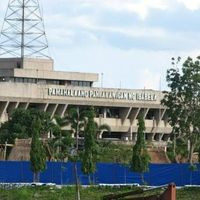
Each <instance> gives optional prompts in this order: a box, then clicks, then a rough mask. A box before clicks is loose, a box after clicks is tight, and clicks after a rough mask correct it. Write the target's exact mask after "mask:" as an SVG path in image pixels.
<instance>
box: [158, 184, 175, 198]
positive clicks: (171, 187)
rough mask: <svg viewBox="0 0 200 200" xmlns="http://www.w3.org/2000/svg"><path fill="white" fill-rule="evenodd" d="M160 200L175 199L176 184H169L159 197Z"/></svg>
mask: <svg viewBox="0 0 200 200" xmlns="http://www.w3.org/2000/svg"><path fill="white" fill-rule="evenodd" d="M161 199H162V200H176V185H175V184H174V183H172V184H170V185H169V186H168V188H167V190H166V191H165V192H164V194H163V195H162V197H161Z"/></svg>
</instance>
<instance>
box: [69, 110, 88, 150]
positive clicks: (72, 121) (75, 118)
mask: <svg viewBox="0 0 200 200" xmlns="http://www.w3.org/2000/svg"><path fill="white" fill-rule="evenodd" d="M86 118H87V112H86V110H85V109H80V108H79V107H77V108H70V109H69V111H68V114H67V116H66V117H65V120H66V121H67V122H68V124H69V126H70V128H71V131H72V134H73V135H74V136H75V137H76V151H77V152H78V150H79V141H78V140H79V134H80V132H81V131H83V129H84V127H85V124H86Z"/></svg>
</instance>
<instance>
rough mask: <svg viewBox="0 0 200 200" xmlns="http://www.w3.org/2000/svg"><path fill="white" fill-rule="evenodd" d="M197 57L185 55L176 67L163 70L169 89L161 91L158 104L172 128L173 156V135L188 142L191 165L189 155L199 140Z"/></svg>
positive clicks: (199, 67) (199, 87)
mask: <svg viewBox="0 0 200 200" xmlns="http://www.w3.org/2000/svg"><path fill="white" fill-rule="evenodd" d="M199 60H200V57H198V58H197V59H196V60H193V59H192V58H190V57H188V58H187V60H186V61H185V62H184V63H183V65H182V69H181V70H180V69H179V68H178V67H177V66H178V63H179V61H180V57H179V58H178V59H177V61H175V59H174V58H172V65H173V67H172V68H170V69H168V70H167V76H166V79H167V82H168V87H169V89H170V91H165V92H164V94H165V95H164V98H163V100H162V104H163V105H165V106H166V107H167V108H168V120H169V124H170V125H171V127H172V136H173V143H174V155H176V141H177V138H181V139H182V140H185V143H188V147H187V148H188V150H189V153H188V162H189V163H190V164H191V165H192V163H193V161H192V155H193V152H194V150H195V148H196V147H197V146H198V143H199V139H200V134H199V133H200V112H199V111H200V62H199Z"/></svg>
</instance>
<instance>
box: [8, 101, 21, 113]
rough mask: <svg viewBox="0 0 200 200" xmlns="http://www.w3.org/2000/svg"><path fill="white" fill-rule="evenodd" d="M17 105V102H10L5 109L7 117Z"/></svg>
mask: <svg viewBox="0 0 200 200" xmlns="http://www.w3.org/2000/svg"><path fill="white" fill-rule="evenodd" d="M18 105H19V102H10V104H9V105H8V108H7V112H8V115H9V116H10V115H11V114H12V113H13V111H14V109H16V108H17V106H18Z"/></svg>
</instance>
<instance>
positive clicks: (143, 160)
mask: <svg viewBox="0 0 200 200" xmlns="http://www.w3.org/2000/svg"><path fill="white" fill-rule="evenodd" d="M149 162H150V156H149V155H148V152H147V148H146V144H145V124H144V119H143V117H140V118H139V119H138V131H137V141H136V144H135V145H134V146H133V153H132V160H131V170H132V171H134V172H138V173H141V178H142V182H143V183H144V173H145V172H147V171H148V170H149Z"/></svg>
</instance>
